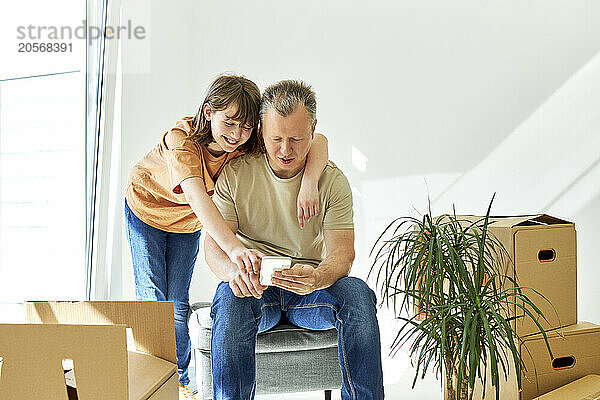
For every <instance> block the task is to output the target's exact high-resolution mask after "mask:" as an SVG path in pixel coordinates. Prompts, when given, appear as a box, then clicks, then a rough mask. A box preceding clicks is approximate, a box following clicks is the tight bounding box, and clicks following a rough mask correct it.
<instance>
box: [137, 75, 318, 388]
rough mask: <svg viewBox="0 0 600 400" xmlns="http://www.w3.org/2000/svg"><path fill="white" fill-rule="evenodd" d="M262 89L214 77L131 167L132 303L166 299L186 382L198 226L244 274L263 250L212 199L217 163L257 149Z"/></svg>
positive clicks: (312, 164) (312, 211)
mask: <svg viewBox="0 0 600 400" xmlns="http://www.w3.org/2000/svg"><path fill="white" fill-rule="evenodd" d="M259 108H260V91H259V89H258V87H257V86H256V84H254V82H252V81H250V80H248V79H246V78H243V77H241V76H229V75H226V76H220V77H218V78H217V79H216V80H215V81H214V82H213V83H212V85H211V86H210V88H209V90H208V93H207V95H206V98H205V99H204V102H203V103H202V105H201V106H200V108H199V110H198V112H197V114H196V116H194V117H184V118H183V119H182V120H180V121H178V122H177V123H176V125H175V126H174V127H173V128H172V129H171V130H169V131H168V132H167V133H165V134H164V136H163V137H162V140H161V141H160V143H159V144H158V145H157V146H156V147H155V148H154V149H152V150H151V151H150V152H149V153H148V154H147V155H146V156H145V157H144V158H143V159H142V160H141V161H140V162H138V163H137V164H136V165H135V166H134V167H133V168H132V170H131V173H130V175H129V182H128V185H127V191H126V194H125V215H126V225H127V238H128V240H129V245H130V247H131V255H132V261H133V270H134V275H135V291H136V297H137V299H138V300H171V301H173V302H174V311H175V337H176V347H177V367H178V371H179V383H180V385H183V386H185V385H187V384H188V383H189V378H188V376H187V367H188V364H189V361H190V338H189V336H188V328H187V313H188V310H189V295H188V292H189V288H190V281H191V278H192V271H193V267H194V264H195V262H196V256H197V254H198V247H199V239H200V230H201V229H203V228H204V229H207V230H208V231H209V232H210V235H211V236H212V237H213V238H214V239H215V241H216V242H217V243H218V244H219V246H220V247H221V248H222V249H223V250H224V251H225V252H226V253H227V255H228V256H229V258H230V259H231V261H232V262H234V263H236V264H237V265H238V268H239V269H240V270H241V271H242V272H244V271H246V270H248V271H250V270H251V269H254V270H255V271H257V270H258V268H259V265H260V256H261V254H260V253H259V252H258V251H256V250H253V249H247V248H245V247H244V246H243V245H242V244H241V243H240V241H239V240H238V239H237V238H236V236H235V235H234V234H233V233H232V232H231V230H230V229H229V227H228V226H227V224H226V223H225V220H224V219H223V217H222V216H221V214H220V213H219V211H218V210H217V208H216V207H215V205H214V204H213V202H212V200H211V198H210V196H211V195H212V194H213V191H214V183H215V181H216V179H217V177H218V176H219V174H220V172H221V171H222V170H223V167H224V166H225V165H226V164H227V163H228V162H229V161H230V160H232V159H233V158H235V157H238V156H240V155H242V154H245V153H255V152H258V151H259V149H260V145H259V142H258V137H257V134H256V130H257V126H258V122H259V121H258V113H259ZM327 158H328V155H327V140H326V139H325V138H324V137H323V136H322V135H316V136H315V141H314V142H313V145H312V147H311V149H310V152H309V156H308V160H307V165H306V168H305V172H304V176H303V180H302V186H301V189H300V193H299V195H298V220H299V224H300V226H303V224H304V222H305V221H307V220H308V219H310V218H311V217H312V216H314V215H316V214H318V213H319V197H318V190H317V183H318V180H319V177H320V175H321V172H322V171H323V169H324V168H325V165H326V163H327Z"/></svg>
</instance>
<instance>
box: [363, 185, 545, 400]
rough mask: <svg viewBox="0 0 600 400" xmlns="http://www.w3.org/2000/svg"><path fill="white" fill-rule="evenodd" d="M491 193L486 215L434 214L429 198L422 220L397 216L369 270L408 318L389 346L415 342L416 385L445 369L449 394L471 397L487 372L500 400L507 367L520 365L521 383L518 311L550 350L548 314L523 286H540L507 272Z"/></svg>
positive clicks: (373, 253)
mask: <svg viewBox="0 0 600 400" xmlns="http://www.w3.org/2000/svg"><path fill="white" fill-rule="evenodd" d="M493 200H494V199H493V197H492V200H491V202H490V204H489V207H488V210H487V212H486V215H485V217H483V218H481V219H479V220H476V221H472V220H466V219H461V217H458V216H456V212H455V211H454V213H453V214H449V215H442V216H439V217H432V216H431V205H429V213H427V214H425V215H423V218H422V219H420V220H419V219H416V218H412V217H401V218H397V219H396V220H394V221H393V222H392V223H391V224H390V225H388V227H387V228H386V229H385V230H384V232H383V233H382V234H381V236H380V237H379V239H378V240H377V242H376V243H375V245H374V246H373V250H372V251H371V256H374V262H373V266H372V267H371V271H370V273H369V275H371V274H373V273H374V271H377V281H376V282H377V286H378V288H380V289H381V293H382V295H383V298H384V299H385V300H384V301H385V302H386V304H388V305H389V303H390V301H391V302H392V303H393V309H394V313H395V315H396V316H397V318H399V319H400V320H403V321H404V324H403V326H402V327H401V328H400V330H399V331H398V333H397V335H396V338H395V340H394V342H393V344H392V348H391V353H392V354H395V353H396V352H397V351H398V349H399V347H400V346H403V345H405V344H406V345H409V346H410V351H409V354H410V357H411V359H412V361H413V365H414V366H415V369H416V372H415V376H414V380H413V385H412V386H413V388H414V386H415V383H416V381H417V378H418V377H419V376H421V378H424V377H425V375H426V373H427V371H437V373H439V374H440V375H441V374H442V373H444V374H445V378H446V379H445V381H446V396H447V397H446V400H455V399H460V400H464V399H472V398H473V393H474V390H473V389H474V387H475V382H476V380H479V381H481V383H482V386H483V387H484V390H485V386H486V383H487V382H486V380H487V379H490V380H491V382H490V383H491V384H492V386H493V388H494V391H495V398H496V399H497V400H498V399H499V388H500V382H501V380H500V378H501V376H504V379H506V377H507V375H508V369H509V368H514V369H515V371H516V376H517V383H518V387H519V389H520V388H521V371H522V370H523V368H524V363H523V360H522V358H521V354H520V351H519V344H520V339H519V337H518V336H517V334H516V333H515V331H514V329H513V327H512V325H511V322H512V320H513V319H515V318H523V316H524V317H526V318H532V319H533V321H535V323H536V325H537V327H538V329H539V331H540V332H542V334H543V337H544V340H545V342H546V346H547V348H548V352H549V353H550V356H551V357H552V352H551V349H550V346H549V344H548V338H547V336H546V333H545V332H544V330H543V328H542V326H541V325H540V323H539V322H538V317H539V318H543V319H546V318H545V317H544V316H543V314H542V312H541V311H540V309H539V308H538V307H537V306H536V305H535V304H534V303H533V301H531V299H530V298H529V297H528V296H527V295H526V293H525V289H528V290H532V291H533V292H536V293H538V294H540V293H539V292H537V291H535V290H533V289H530V288H524V287H520V286H519V285H518V282H517V280H516V278H515V277H513V276H512V275H509V274H508V273H507V271H506V265H511V264H510V263H511V260H510V256H509V254H508V253H507V251H506V249H505V248H504V246H503V245H502V242H501V241H500V240H498V239H497V238H496V237H495V236H494V235H493V234H492V233H491V232H490V231H489V230H488V225H489V215H490V209H491V206H492V203H493ZM505 261H508V262H505ZM540 295H541V294H540ZM542 297H543V296H542ZM515 309H516V310H517V311H518V312H516V313H515V312H511V310H515ZM514 315H521V316H520V317H515V316H514ZM486 371H488V373H487V374H486ZM501 374H502V375H501ZM484 393H485V392H484Z"/></svg>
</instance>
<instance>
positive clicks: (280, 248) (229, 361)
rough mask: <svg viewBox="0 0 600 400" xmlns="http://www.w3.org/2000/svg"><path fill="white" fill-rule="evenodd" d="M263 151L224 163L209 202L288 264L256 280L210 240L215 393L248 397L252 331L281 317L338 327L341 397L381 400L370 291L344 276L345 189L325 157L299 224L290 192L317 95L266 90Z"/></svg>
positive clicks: (350, 254)
mask: <svg viewBox="0 0 600 400" xmlns="http://www.w3.org/2000/svg"><path fill="white" fill-rule="evenodd" d="M260 114H261V115H260V117H261V124H262V136H263V137H262V139H263V141H264V154H261V155H259V156H244V157H240V158H238V159H236V160H234V161H232V162H230V163H229V164H228V165H227V167H225V169H224V170H223V172H222V174H221V176H220V178H219V180H218V181H217V183H216V186H215V195H214V198H213V200H214V202H215V204H216V205H217V207H218V208H219V210H220V211H221V214H222V215H223V217H224V218H225V220H226V221H228V222H229V225H230V227H231V229H232V230H233V231H234V232H236V233H237V236H238V237H239V239H240V240H241V241H242V242H243V243H244V244H245V245H246V246H247V247H250V248H256V249H258V250H259V251H261V252H262V253H264V254H266V255H276V256H288V257H292V259H293V266H292V268H291V269H289V270H286V271H282V272H276V273H275V274H274V275H273V279H272V282H273V285H272V286H268V287H267V286H262V285H261V284H260V282H259V271H240V270H239V269H238V268H237V267H236V265H235V264H233V263H232V262H231V261H230V260H229V258H228V257H227V255H226V254H225V253H224V252H223V251H222V250H221V249H220V248H219V246H218V245H217V244H216V242H215V241H214V240H213V239H212V238H211V237H210V236H207V238H206V241H205V256H206V261H207V263H208V265H209V266H210V268H211V270H212V271H213V272H214V273H215V275H216V276H217V277H218V278H219V279H221V280H222V281H223V282H221V284H220V285H219V286H218V288H217V291H216V294H215V297H214V300H213V304H212V310H211V316H212V318H213V329H212V332H213V333H212V335H213V336H212V342H211V346H212V347H211V349H212V350H211V353H212V368H213V370H212V373H213V396H214V398H215V399H251V398H254V390H255V382H254V376H255V375H254V371H255V369H254V367H255V364H254V350H255V345H256V334H257V333H258V332H263V331H266V330H268V329H270V328H272V327H273V326H275V325H276V324H277V323H278V322H279V321H280V320H281V319H282V317H283V316H285V318H286V319H287V320H288V321H289V322H290V323H292V324H294V325H298V326H301V327H304V328H307V329H317V330H322V329H329V328H333V327H335V328H336V329H337V331H338V356H339V361H340V368H341V372H342V377H343V383H342V399H344V400H346V399H360V400H362V399H382V398H383V378H382V370H381V343H380V338H379V327H378V324H377V318H376V308H375V304H376V297H375V293H373V291H372V290H371V289H370V288H369V287H368V286H367V285H366V283H365V282H364V281H362V280H360V279H358V278H353V277H348V273H349V272H350V267H351V266H352V261H353V260H354V230H353V221H352V217H353V213H352V192H351V190H350V186H349V185H348V181H347V179H346V177H345V176H344V175H343V174H342V172H341V171H340V170H339V169H338V168H337V167H336V166H335V165H334V164H333V163H331V162H329V163H328V165H327V167H326V168H325V170H324V171H323V173H322V174H321V178H320V180H319V182H318V189H319V194H320V198H321V210H320V211H319V213H318V214H317V215H316V216H315V217H313V218H312V219H311V220H310V221H308V223H306V224H305V225H304V227H303V228H302V229H301V228H300V227H299V224H298V220H297V218H298V216H297V215H296V197H297V195H298V191H299V189H300V183H301V178H302V171H303V169H304V165H305V163H306V157H307V154H308V150H309V148H310V144H311V141H312V139H313V137H314V130H315V125H316V99H315V94H314V92H313V91H312V89H311V88H310V87H309V86H307V85H306V84H304V83H302V82H297V81H282V82H279V83H276V84H274V85H272V86H270V87H268V88H267V89H266V90H265V92H264V94H263V98H262V104H261V112H260Z"/></svg>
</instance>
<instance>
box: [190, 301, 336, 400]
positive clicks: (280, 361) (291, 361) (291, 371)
mask: <svg viewBox="0 0 600 400" xmlns="http://www.w3.org/2000/svg"><path fill="white" fill-rule="evenodd" d="M210 305H211V303H207V302H202V303H195V304H193V305H192V306H191V308H192V310H191V314H190V318H189V320H188V326H189V329H190V338H191V341H192V349H193V351H194V359H195V362H196V365H195V368H196V382H197V385H198V397H200V398H202V399H211V398H212V373H211V358H210V341H211V332H212V319H211V317H210ZM341 387H342V374H341V372H340V366H339V363H338V350H337V331H336V330H335V329H329V330H327V331H311V330H307V329H303V328H299V327H297V326H293V325H288V324H280V325H277V326H275V327H274V328H273V329H270V330H268V331H266V332H263V333H259V334H258V337H257V339H256V392H257V394H275V393H290V392H307V391H313V390H324V391H325V399H326V400H330V399H331V390H333V389H340V388H341Z"/></svg>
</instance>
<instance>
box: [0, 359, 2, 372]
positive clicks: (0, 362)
mask: <svg viewBox="0 0 600 400" xmlns="http://www.w3.org/2000/svg"><path fill="white" fill-rule="evenodd" d="M1 376H2V357H0V377H1Z"/></svg>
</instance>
